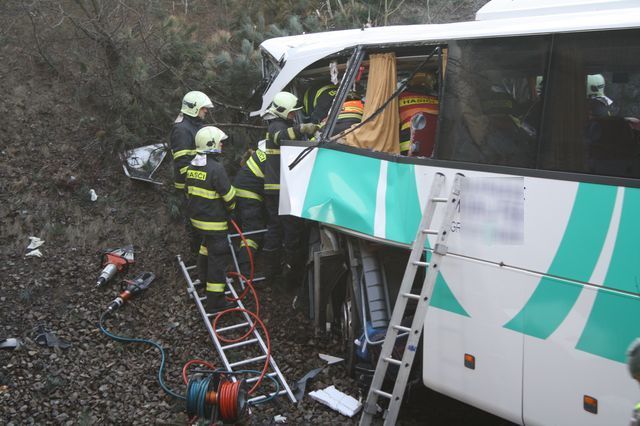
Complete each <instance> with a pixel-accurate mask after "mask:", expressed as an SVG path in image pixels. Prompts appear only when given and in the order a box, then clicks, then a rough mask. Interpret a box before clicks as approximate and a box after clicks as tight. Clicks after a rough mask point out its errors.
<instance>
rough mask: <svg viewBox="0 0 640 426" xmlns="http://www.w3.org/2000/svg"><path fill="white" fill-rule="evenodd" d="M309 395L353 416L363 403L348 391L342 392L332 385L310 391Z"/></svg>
mask: <svg viewBox="0 0 640 426" xmlns="http://www.w3.org/2000/svg"><path fill="white" fill-rule="evenodd" d="M309 396H310V397H311V398H312V399H314V400H316V401H318V402H319V403H321V404H324V405H326V406H327V407H330V408H332V409H333V410H336V411H337V412H339V413H340V414H342V415H344V416H347V417H353V416H354V415H355V414H356V413H357V412H358V411H360V408H362V403H360V402H359V401H358V400H357V399H355V398H354V397H352V396H349V395H347V394H346V393H343V392H340V391H339V390H338V389H336V387H335V386H333V385H331V386H329V387H327V388H324V389H320V390H317V391H313V392H309Z"/></svg>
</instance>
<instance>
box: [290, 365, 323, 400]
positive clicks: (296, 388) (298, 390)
mask: <svg viewBox="0 0 640 426" xmlns="http://www.w3.org/2000/svg"><path fill="white" fill-rule="evenodd" d="M324 367H326V365H324V366H322V367H319V368H314V369H313V370H311V371H309V372H307V374H305V375H304V376H302V379H300V380H298V381H297V382H296V383H295V384H294V385H293V389H291V390H292V391H293V396H295V397H296V401H298V403H299V402H300V401H302V398H304V390H305V389H306V388H307V382H308V381H309V380H311V379H313V378H314V377H316V376H317V375H318V374H320V372H321V371H322V370H324Z"/></svg>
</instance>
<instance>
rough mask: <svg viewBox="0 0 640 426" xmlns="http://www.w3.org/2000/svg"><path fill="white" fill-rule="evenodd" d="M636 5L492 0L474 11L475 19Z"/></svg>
mask: <svg viewBox="0 0 640 426" xmlns="http://www.w3.org/2000/svg"><path fill="white" fill-rule="evenodd" d="M634 7H638V1H637V0H492V1H490V2H489V3H487V4H485V5H484V6H483V7H481V8H480V10H478V13H476V20H478V21H484V20H487V19H509V18H519V17H523V16H527V17H531V16H540V15H547V16H548V15H558V14H566V13H581V12H588V11H597V12H602V11H604V10H607V9H625V8H634Z"/></svg>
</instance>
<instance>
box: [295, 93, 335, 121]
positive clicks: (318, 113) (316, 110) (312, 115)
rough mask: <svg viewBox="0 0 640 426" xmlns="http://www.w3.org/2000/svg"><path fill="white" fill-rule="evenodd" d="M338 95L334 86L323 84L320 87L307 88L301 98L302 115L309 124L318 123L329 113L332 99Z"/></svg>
mask: <svg viewBox="0 0 640 426" xmlns="http://www.w3.org/2000/svg"><path fill="white" fill-rule="evenodd" d="M336 93H338V88H337V87H336V85H335V84H325V85H323V86H320V87H309V88H308V89H307V91H306V92H304V96H303V110H302V112H304V115H305V116H307V121H309V122H310V123H316V124H317V123H320V122H321V121H322V120H323V119H324V118H325V117H326V116H327V114H328V113H329V109H330V108H331V104H332V103H333V98H335V96H336Z"/></svg>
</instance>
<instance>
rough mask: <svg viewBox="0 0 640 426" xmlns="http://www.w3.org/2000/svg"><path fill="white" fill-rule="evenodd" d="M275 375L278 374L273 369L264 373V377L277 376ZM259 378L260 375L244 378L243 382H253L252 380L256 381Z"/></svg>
mask: <svg viewBox="0 0 640 426" xmlns="http://www.w3.org/2000/svg"><path fill="white" fill-rule="evenodd" d="M277 375H278V373H276V372H275V371H274V372H273V373H269V374H266V375H265V377H267V376H268V377H274V376H277ZM259 378H260V376H256V377H250V378H248V379H246V380H245V382H246V383H253V382H257V381H258V379H259Z"/></svg>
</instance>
